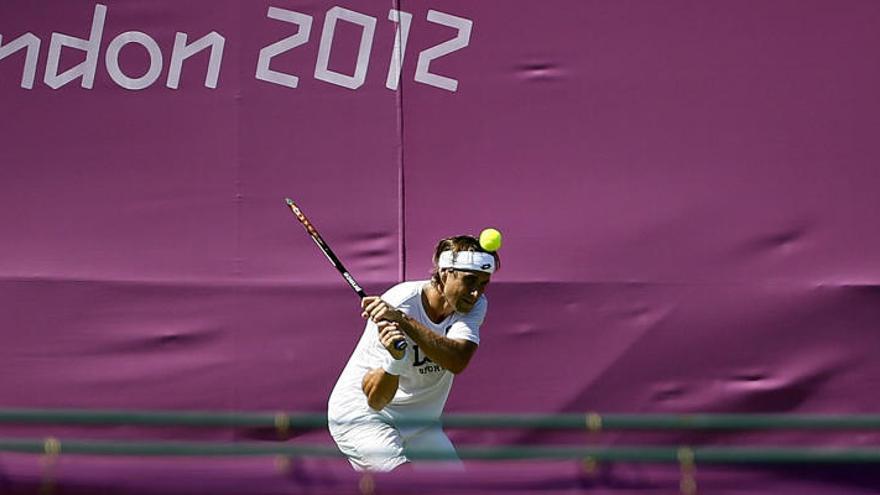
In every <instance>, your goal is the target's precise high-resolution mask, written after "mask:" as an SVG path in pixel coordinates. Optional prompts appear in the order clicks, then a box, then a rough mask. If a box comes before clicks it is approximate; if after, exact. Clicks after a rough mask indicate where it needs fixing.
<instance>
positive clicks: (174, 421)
mask: <svg viewBox="0 0 880 495" xmlns="http://www.w3.org/2000/svg"><path fill="white" fill-rule="evenodd" d="M2 423H6V424H55V425H78V426H121V425H127V426H146V427H196V428H276V429H279V430H286V429H314V428H326V427H327V418H326V416H325V415H324V414H316V413H289V412H279V413H234V412H217V411H127V410H91V409H0V424H2ZM438 423H439V424H442V426H444V427H446V428H462V429H466V428H473V429H512V428H515V429H529V428H531V429H556V430H577V429H587V430H590V431H600V430H741V429H748V430H759V429H760V430H880V414H598V413H584V414H447V415H444V416H443V417H442V418H440V420H439V422H438V420H437V419H436V418H428V417H412V418H401V419H396V420H395V424H397V425H400V426H425V425H435V424H438Z"/></svg>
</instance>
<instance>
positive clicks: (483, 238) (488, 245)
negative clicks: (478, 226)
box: [480, 229, 501, 251]
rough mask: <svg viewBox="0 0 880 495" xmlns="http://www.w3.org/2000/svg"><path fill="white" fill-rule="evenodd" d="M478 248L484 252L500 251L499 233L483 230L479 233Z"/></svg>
mask: <svg viewBox="0 0 880 495" xmlns="http://www.w3.org/2000/svg"><path fill="white" fill-rule="evenodd" d="M480 246H482V247H483V249H485V250H486V251H498V250H499V249H501V232H498V231H497V230H495V229H485V230H483V231H482V232H480Z"/></svg>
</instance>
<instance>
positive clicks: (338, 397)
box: [327, 236, 500, 471]
mask: <svg viewBox="0 0 880 495" xmlns="http://www.w3.org/2000/svg"><path fill="white" fill-rule="evenodd" d="M433 260H434V268H433V270H432V273H431V279H430V280H422V281H412V282H403V283H400V284H398V285H396V286H394V287H392V288H391V289H389V290H388V291H387V292H385V293H384V294H383V295H382V297H366V298H364V299H363V300H362V303H361V308H362V313H361V316H363V317H364V318H365V319H367V320H368V321H367V325H366V328H365V329H364V333H363V335H362V336H361V339H360V341H359V342H358V344H357V347H356V348H355V350H354V353H352V355H351V357H350V358H349V360H348V363H347V364H346V366H345V369H343V371H342V374H341V375H340V377H339V380H338V381H337V382H336V386H335V387H334V388H333V392H332V393H331V394H330V401H329V404H328V408H327V414H328V420H329V421H328V422H329V427H330V434H331V435H332V436H333V439H334V440H335V441H336V445H337V446H338V447H339V449H340V450H341V451H342V452H343V453H344V454H345V455H346V456H347V457H348V460H349V462H350V463H351V465H352V466H353V467H354V468H355V469H356V470H359V471H363V470H368V471H391V470H393V469H394V468H396V467H398V466H400V465H401V464H404V463H407V462H410V459H409V458H407V450H408V449H430V450H431V451H436V452H439V453H442V455H443V458H444V459H447V462H446V464H447V465H448V464H452V465H454V466H457V467H459V468H460V467H461V461H460V460H459V459H458V456H457V455H456V453H455V448H454V447H453V446H452V442H450V441H449V438H447V436H446V434H445V433H444V432H443V430H442V429H441V427H440V423H439V418H440V414H441V412H442V411H443V406H444V405H445V404H446V398H447V397H448V396H449V390H450V388H451V387H452V379H453V376H454V375H457V374H459V373H461V372H462V371H464V369H465V368H467V365H468V363H469V362H470V360H471V358H473V356H474V353H475V352H476V351H477V347H478V346H479V344H480V325H481V324H482V323H483V319H484V318H485V316H486V307H487V302H486V296H485V295H483V293H484V291H485V290H486V286H487V285H488V284H489V279H490V278H491V276H492V274H493V273H494V272H495V270H496V269H498V267H499V263H500V259H499V257H498V254H497V253H494V252H491V253H490V252H487V251H485V250H484V249H483V248H482V247H480V243H479V241H478V240H477V239H476V238H474V237H471V236H457V237H450V238H447V239H443V240H441V241H440V242H439V243H438V244H437V247H436V249H435V252H434V258H433ZM400 339H406V341H407V344H408V345H407V347H406V349H405V350H404V351H401V350H398V349H396V348H395V345H394V344H395V342H397V341H399V340H400ZM407 417H418V418H430V419H437V420H438V421H437V422H436V423H434V424H431V425H427V426H412V425H406V424H402V425H398V423H399V422H400V420H401V419H405V418H407Z"/></svg>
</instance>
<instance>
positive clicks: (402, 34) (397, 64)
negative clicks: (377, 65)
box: [385, 9, 412, 90]
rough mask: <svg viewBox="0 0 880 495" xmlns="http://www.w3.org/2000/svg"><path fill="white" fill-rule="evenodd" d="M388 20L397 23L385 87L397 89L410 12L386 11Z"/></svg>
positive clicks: (410, 17)
mask: <svg viewBox="0 0 880 495" xmlns="http://www.w3.org/2000/svg"><path fill="white" fill-rule="evenodd" d="M388 20H389V21H391V22H396V23H397V29H396V30H395V31H394V49H393V51H392V52H391V64H390V65H389V66H388V78H387V79H386V80H385V87H386V88H388V89H391V90H397V87H398V86H399V85H400V69H401V67H403V56H404V54H406V40H407V39H408V38H409V28H410V26H411V25H412V14H410V13H408V12H402V11H400V10H394V9H391V10H389V11H388Z"/></svg>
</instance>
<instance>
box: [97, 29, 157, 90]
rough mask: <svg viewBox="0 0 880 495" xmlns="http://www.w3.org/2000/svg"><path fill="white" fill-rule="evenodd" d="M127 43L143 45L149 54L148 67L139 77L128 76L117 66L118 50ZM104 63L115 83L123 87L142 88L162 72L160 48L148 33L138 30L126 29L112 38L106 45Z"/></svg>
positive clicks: (151, 82)
mask: <svg viewBox="0 0 880 495" xmlns="http://www.w3.org/2000/svg"><path fill="white" fill-rule="evenodd" d="M129 43H137V44H139V45H141V46H143V47H144V48H146V49H147V53H149V54H150V68H149V69H147V72H146V73H145V74H144V75H142V76H141V77H137V78H132V77H128V76H127V75H125V74H124V73H123V72H122V69H120V68H119V51H120V50H122V47H124V46H125V45H127V44H129ZM105 63H106V64H107V72H108V73H110V78H111V79H113V81H115V82H116V84H118V85H120V86H122V87H123V88H125V89H131V90H139V89H144V88H147V87H149V86H150V85H151V84H153V83H154V82H156V79H158V78H159V74H160V73H161V72H162V50H160V49H159V45H158V44H157V43H156V40H154V39H153V38H151V37H149V36H148V35H146V34H144V33H142V32H140V31H128V32H126V33H122V34H120V35H119V36H117V37H115V38H113V41H111V42H110V46H108V47H107V55H106V56H105Z"/></svg>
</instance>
